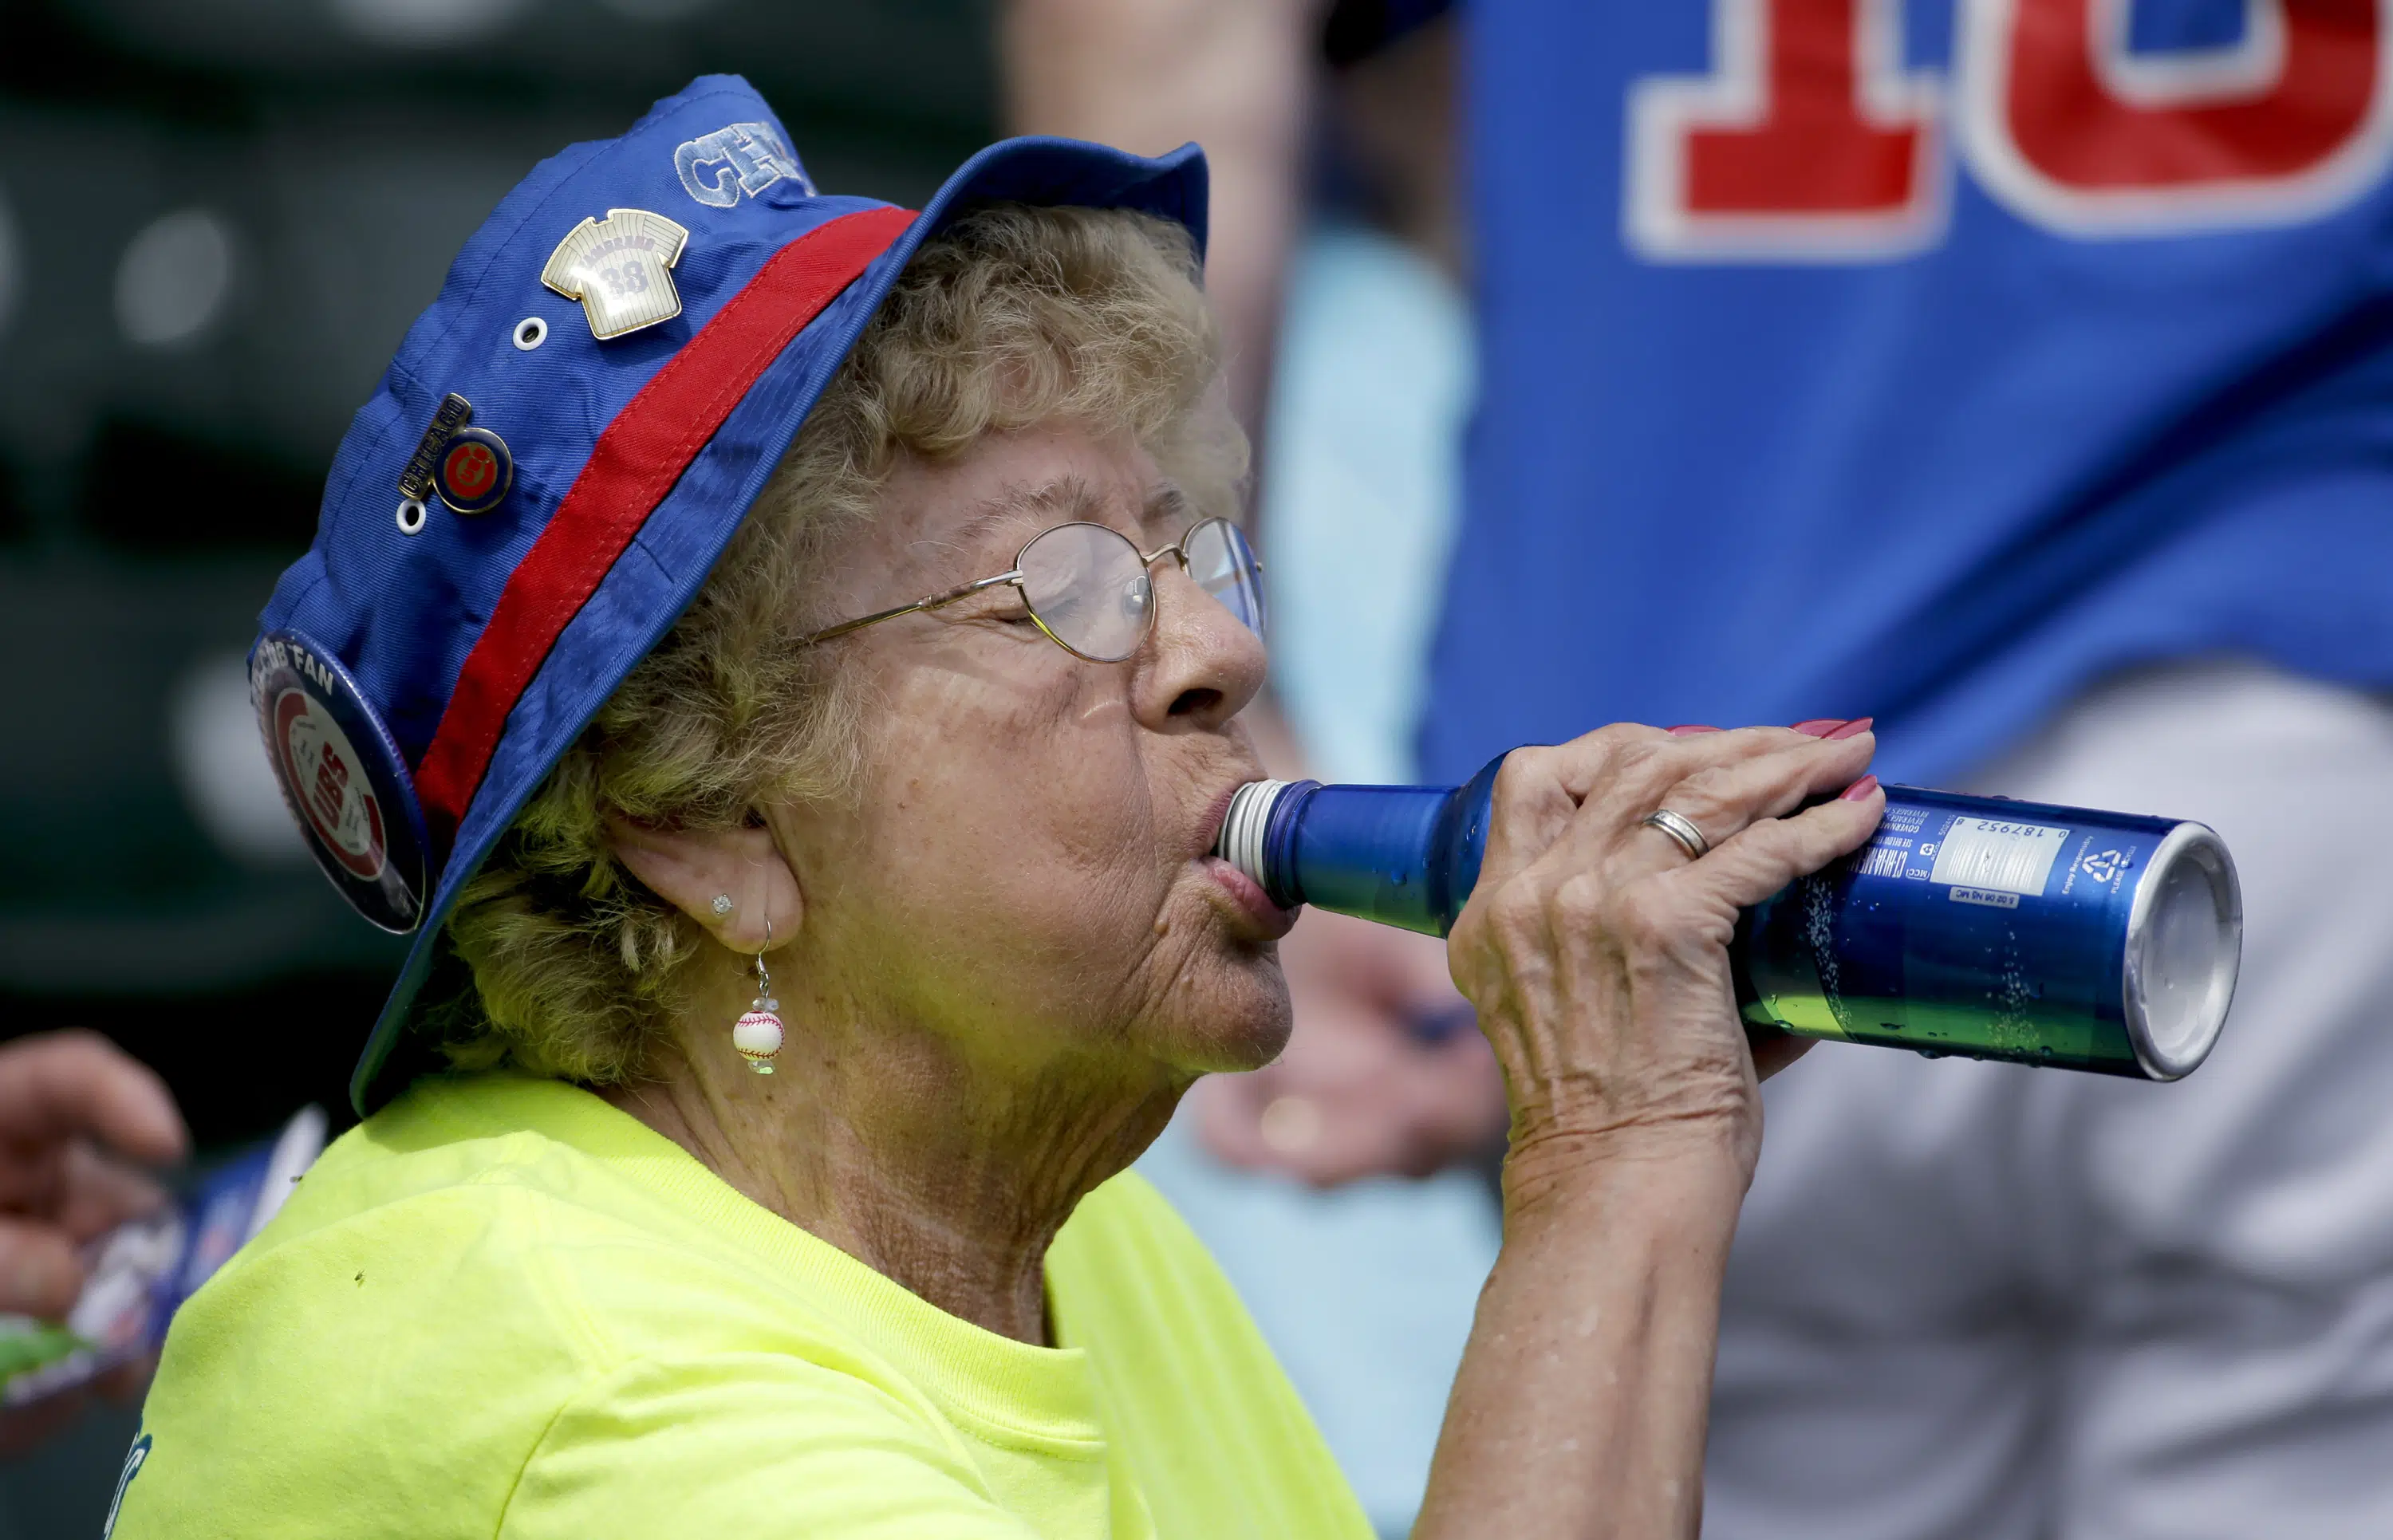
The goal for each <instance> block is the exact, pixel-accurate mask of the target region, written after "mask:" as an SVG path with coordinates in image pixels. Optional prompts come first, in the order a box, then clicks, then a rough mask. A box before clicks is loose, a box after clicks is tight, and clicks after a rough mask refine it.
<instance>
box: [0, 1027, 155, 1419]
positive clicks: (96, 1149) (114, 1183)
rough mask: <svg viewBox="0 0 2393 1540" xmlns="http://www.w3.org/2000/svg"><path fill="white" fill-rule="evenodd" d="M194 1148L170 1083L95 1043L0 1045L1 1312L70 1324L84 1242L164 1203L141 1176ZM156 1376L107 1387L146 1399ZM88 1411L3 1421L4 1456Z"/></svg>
mask: <svg viewBox="0 0 2393 1540" xmlns="http://www.w3.org/2000/svg"><path fill="white" fill-rule="evenodd" d="M189 1143H190V1135H189V1133H188V1132H187V1131H186V1130H185V1129H184V1127H183V1118H182V1115H181V1114H180V1113H178V1112H177V1111H176V1110H175V1101H174V1098H173V1097H172V1096H171V1095H169V1094H168V1093H167V1090H166V1088H165V1085H164V1084H163V1082H162V1081H160V1080H159V1078H158V1077H157V1076H156V1075H154V1074H152V1073H151V1072H150V1069H149V1068H148V1067H147V1066H145V1065H143V1064H139V1063H137V1061H135V1060H133V1059H132V1058H130V1057H128V1056H126V1055H125V1054H124V1052H123V1051H120V1050H119V1049H117V1048H116V1047H115V1046H114V1045H113V1044H111V1043H110V1042H109V1041H108V1039H107V1038H102V1037H100V1036H98V1034H97V1033H91V1032H53V1033H45V1034H43V1035H41V1036H39V1037H32V1038H19V1039H17V1040H16V1041H14V1042H11V1043H8V1044H7V1045H5V1046H0V1312H7V1313H8V1314H12V1315H32V1316H37V1317H40V1318H43V1319H46V1320H57V1319H59V1318H60V1317H62V1316H63V1315H65V1314H66V1312H67V1311H68V1309H69V1308H70V1307H72V1305H73V1303H74V1300H75V1296H76V1295H77V1294H79V1293H80V1292H82V1289H83V1283H84V1272H83V1261H82V1259H81V1257H80V1256H79V1255H78V1253H79V1250H80V1248H81V1247H82V1246H84V1244H85V1243H86V1242H88V1241H91V1240H93V1239H95V1238H97V1237H98V1236H99V1235H101V1234H104V1233H107V1232H108V1231H109V1230H111V1229H113V1228H114V1227H115V1226H117V1225H119V1224H121V1223H123V1222H124V1220H129V1219H135V1218H137V1217H138V1216H140V1215H142V1214H146V1213H149V1212H150V1211H151V1210H153V1209H155V1208H156V1207H158V1206H159V1205H160V1204H162V1203H163V1202H164V1201H165V1194H164V1193H163V1191H161V1190H160V1188H159V1187H158V1186H157V1184H156V1183H155V1182H152V1181H150V1180H149V1179H148V1178H147V1177H145V1176H143V1175H142V1174H141V1173H140V1171H139V1170H138V1169H137V1166H160V1165H164V1164H167V1163H169V1162H171V1161H175V1160H178V1159H180V1158H181V1157H182V1155H183V1154H184V1152H185V1150H186V1148H187V1147H188V1145H189ZM128 1162H130V1163H133V1164H128ZM148 1369H149V1366H148V1365H147V1364H126V1365H124V1367H123V1369H121V1370H119V1371H117V1372H116V1373H114V1374H111V1375H110V1376H108V1377H106V1378H104V1379H103V1380H102V1381H101V1384H100V1388H101V1389H102V1390H105V1391H110V1392H112V1393H115V1394H117V1395H120V1396H122V1395H128V1394H133V1393H137V1392H138V1391H139V1390H140V1388H141V1385H142V1383H143V1382H144V1381H145V1380H146V1379H147V1377H148ZM79 1406H80V1398H79V1397H76V1396H73V1395H64V1396H56V1397H52V1398H49V1399H48V1400H46V1401H44V1402H41V1403H37V1404H35V1405H33V1406H31V1407H27V1408H25V1409H23V1410H21V1411H19V1412H14V1413H9V1414H7V1415H5V1416H0V1452H8V1451H13V1450H15V1449H20V1448H22V1447H24V1446H26V1445H27V1444H29V1443H31V1442H34V1441H36V1440H38V1439H39V1438H41V1437H42V1436H44V1435H45V1434H46V1433H47V1432H48V1431H50V1430H51V1429H53V1428H55V1427H57V1426H58V1425H59V1424H60V1423H62V1422H64V1421H65V1420H66V1419H67V1418H69V1417H70V1416H72V1414H73V1413H74V1412H75V1411H76V1410H77V1409H78V1407H79Z"/></svg>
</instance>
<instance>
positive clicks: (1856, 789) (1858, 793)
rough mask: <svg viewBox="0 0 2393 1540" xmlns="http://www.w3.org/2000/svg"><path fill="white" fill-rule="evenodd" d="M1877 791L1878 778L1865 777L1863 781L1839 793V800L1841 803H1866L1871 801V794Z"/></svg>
mask: <svg viewBox="0 0 2393 1540" xmlns="http://www.w3.org/2000/svg"><path fill="white" fill-rule="evenodd" d="M1875 790H1877V777H1876V776H1863V777H1862V778H1861V779H1859V780H1857V781H1855V782H1853V784H1852V785H1850V786H1848V787H1846V788H1845V789H1844V790H1843V791H1842V792H1840V793H1838V795H1837V801H1838V802H1840V803H1865V802H1867V801H1869V794H1870V793H1871V792H1873V791H1875Z"/></svg>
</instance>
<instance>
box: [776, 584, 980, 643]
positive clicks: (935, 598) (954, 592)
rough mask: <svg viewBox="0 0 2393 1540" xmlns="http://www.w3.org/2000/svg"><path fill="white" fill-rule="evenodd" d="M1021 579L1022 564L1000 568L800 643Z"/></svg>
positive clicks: (827, 629) (825, 638)
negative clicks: (990, 575) (994, 573)
mask: <svg viewBox="0 0 2393 1540" xmlns="http://www.w3.org/2000/svg"><path fill="white" fill-rule="evenodd" d="M1020 581H1022V569H1021V568H1014V569H1013V571H1011V572H1000V573H999V574H998V575H997V576H996V577H994V578H982V579H980V580H978V581H974V582H968V583H965V584H963V585H961V587H957V588H950V589H948V591H947V592H946V593H945V594H932V595H931V596H930V597H929V598H927V599H917V600H915V601H914V602H913V603H912V604H910V605H899V606H898V607H896V608H895V609H884V610H883V611H881V612H880V613H879V614H877V615H864V616H859V617H857V619H856V620H842V621H841V622H840V623H839V624H837V625H835V626H827V627H825V628H824V629H822V630H821V631H817V632H812V633H808V634H806V635H804V636H801V637H799V638H798V646H802V647H803V646H812V645H813V644H815V643H817V642H828V641H830V639H831V638H832V637H834V636H844V635H846V634H847V633H849V632H851V631H862V630H863V629H864V628H865V627H866V626H877V625H879V624H880V623H881V622H882V621H883V620H896V618H897V617H898V616H900V615H911V614H913V613H914V612H915V611H917V610H923V609H936V608H938V607H940V606H941V605H951V604H954V603H955V602H956V601H957V600H958V599H969V598H971V597H972V596H973V595H974V594H977V593H979V592H980V591H981V590H983V589H985V588H996V587H998V586H1000V584H1003V583H1018V582H1020Z"/></svg>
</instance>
